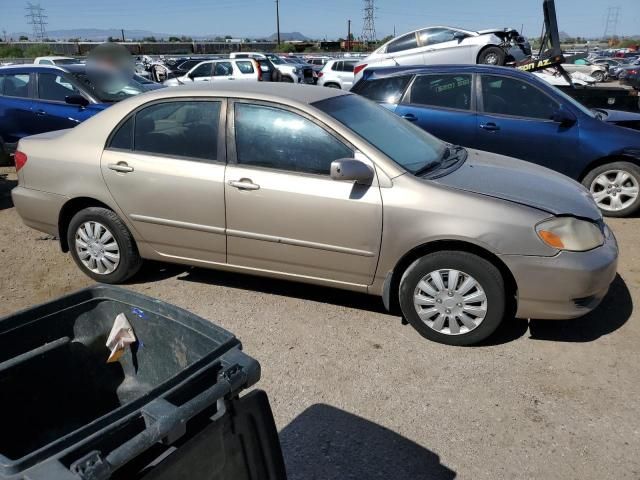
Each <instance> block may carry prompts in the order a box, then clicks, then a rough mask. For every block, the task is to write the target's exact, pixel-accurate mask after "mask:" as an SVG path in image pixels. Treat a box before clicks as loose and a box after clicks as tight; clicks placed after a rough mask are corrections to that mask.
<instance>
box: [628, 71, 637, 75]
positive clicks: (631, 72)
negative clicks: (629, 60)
mask: <svg viewBox="0 0 640 480" xmlns="http://www.w3.org/2000/svg"><path fill="white" fill-rule="evenodd" d="M629 73H630V74H631V75H635V74H636V73H638V70H629Z"/></svg>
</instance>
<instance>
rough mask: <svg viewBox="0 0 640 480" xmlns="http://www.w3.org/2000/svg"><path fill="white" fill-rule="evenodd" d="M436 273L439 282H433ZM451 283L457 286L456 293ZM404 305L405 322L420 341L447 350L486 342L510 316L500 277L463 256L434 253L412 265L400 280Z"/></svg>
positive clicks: (482, 263) (487, 265) (473, 257)
mask: <svg viewBox="0 0 640 480" xmlns="http://www.w3.org/2000/svg"><path fill="white" fill-rule="evenodd" d="M453 272H457V275H456V277H455V278H453ZM436 273H437V274H438V276H439V278H440V282H437V281H435V280H434V279H435V277H434V275H435V274H436ZM449 281H453V282H455V283H454V285H452V286H451V288H448V287H449ZM425 284H426V286H425ZM438 284H439V285H440V287H438ZM470 285H471V287H470V288H469V286H470ZM445 287H446V288H445ZM465 290H466V291H465ZM483 299H484V300H483ZM399 300H400V308H401V310H402V313H403V315H404V317H405V319H406V320H407V321H408V322H409V323H410V324H411V326H413V328H415V329H416V330H417V331H418V333H420V335H422V336H423V337H425V338H427V339H429V340H432V341H434V342H438V343H444V344H446V345H456V346H466V345H473V344H476V343H478V342H480V341H482V340H484V339H486V338H487V337H489V336H490V335H491V334H492V333H493V332H494V331H495V330H496V328H498V326H499V325H500V323H501V322H502V320H503V319H504V317H505V312H506V290H505V282H504V279H503V278H502V274H501V273H500V271H499V270H498V269H497V268H496V266H495V265H493V264H492V263H491V262H489V261H487V260H485V259H484V258H482V257H479V256H478V255H474V254H472V253H468V252H463V251H441V252H435V253H430V254H428V255H425V256H424V257H422V258H419V259H418V260H416V261H415V262H413V263H412V264H411V265H410V266H409V267H408V268H407V270H406V271H405V272H404V274H403V275H402V279H401V280H400V289H399ZM416 302H418V303H416ZM436 302H438V303H436ZM431 305H432V306H431ZM418 311H421V313H420V314H419V313H418ZM431 312H433V313H431ZM447 312H448V313H450V314H452V315H451V316H449V315H447ZM482 315H484V316H482ZM452 317H453V318H452ZM451 322H454V323H451Z"/></svg>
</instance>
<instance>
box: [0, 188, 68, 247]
mask: <svg viewBox="0 0 640 480" xmlns="http://www.w3.org/2000/svg"><path fill="white" fill-rule="evenodd" d="M11 198H12V199H13V204H14V205H15V208H16V210H17V212H18V215H20V218H22V221H23V223H24V224H25V225H26V226H28V227H31V228H33V229H35V230H39V231H41V232H45V233H48V234H50V235H55V236H57V235H58V217H59V215H60V210H61V209H62V206H63V205H64V204H65V203H66V202H67V200H68V198H67V197H65V196H63V195H56V194H55V193H47V192H41V191H39V190H33V189H30V188H25V187H16V188H14V189H13V190H12V191H11Z"/></svg>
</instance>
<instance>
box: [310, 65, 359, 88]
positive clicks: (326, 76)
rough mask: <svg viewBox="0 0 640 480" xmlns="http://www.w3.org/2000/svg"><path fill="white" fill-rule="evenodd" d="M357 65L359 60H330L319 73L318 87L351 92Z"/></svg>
mask: <svg viewBox="0 0 640 480" xmlns="http://www.w3.org/2000/svg"><path fill="white" fill-rule="evenodd" d="M357 64H358V60H350V59H339V58H338V59H333V60H329V61H328V62H327V63H326V64H325V65H324V67H323V68H322V70H320V72H318V85H320V86H323V87H331V88H340V89H342V90H351V87H353V80H354V78H355V75H354V74H353V69H354V67H355V66H356V65H357Z"/></svg>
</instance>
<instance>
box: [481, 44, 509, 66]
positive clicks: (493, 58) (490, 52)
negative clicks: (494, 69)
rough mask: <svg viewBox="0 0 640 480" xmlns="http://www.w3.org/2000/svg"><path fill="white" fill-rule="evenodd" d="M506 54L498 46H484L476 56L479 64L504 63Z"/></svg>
mask: <svg viewBox="0 0 640 480" xmlns="http://www.w3.org/2000/svg"><path fill="white" fill-rule="evenodd" d="M506 57H507V55H506V54H505V52H504V50H502V49H501V48H500V47H489V48H485V49H484V50H483V51H482V52H480V55H479V56H478V63H479V64H481V65H504V61H505V59H506Z"/></svg>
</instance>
